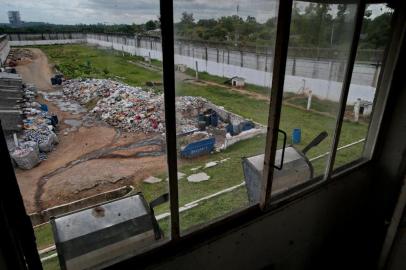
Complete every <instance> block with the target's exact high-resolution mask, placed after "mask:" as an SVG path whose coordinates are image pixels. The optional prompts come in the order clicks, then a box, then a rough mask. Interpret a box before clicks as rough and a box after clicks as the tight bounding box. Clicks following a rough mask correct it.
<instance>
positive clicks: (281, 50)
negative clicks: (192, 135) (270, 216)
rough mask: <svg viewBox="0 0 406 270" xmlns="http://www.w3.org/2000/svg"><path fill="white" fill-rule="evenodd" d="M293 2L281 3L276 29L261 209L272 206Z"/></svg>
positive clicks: (289, 0) (288, 0) (287, 0)
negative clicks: (274, 170)
mask: <svg viewBox="0 0 406 270" xmlns="http://www.w3.org/2000/svg"><path fill="white" fill-rule="evenodd" d="M292 4H293V0H286V1H285V0H283V1H279V8H278V22H277V29H276V42H275V54H274V55H275V60H274V63H273V74H272V87H271V98H270V107H269V114H268V132H267V134H268V135H267V137H266V146H265V159H264V171H263V175H264V176H263V181H262V189H261V201H260V206H261V209H263V210H265V209H266V208H267V207H269V206H270V200H271V192H272V180H273V169H274V163H275V153H276V148H277V144H278V130H279V119H280V115H281V108H282V98H283V86H284V82H285V71H286V61H287V57H288V45H289V33H290V20H291V15H292Z"/></svg>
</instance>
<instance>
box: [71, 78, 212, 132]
mask: <svg viewBox="0 0 406 270" xmlns="http://www.w3.org/2000/svg"><path fill="white" fill-rule="evenodd" d="M63 93H64V94H65V95H66V96H68V97H70V98H73V99H74V100H76V101H78V102H79V103H80V104H82V105H86V104H88V103H89V102H92V101H96V100H97V103H96V105H95V106H94V107H93V109H92V110H91V111H90V112H91V113H93V114H95V115H96V116H97V117H99V118H100V119H103V120H104V121H105V122H107V123H108V124H110V125H111V126H114V127H117V128H120V129H122V130H124V131H129V132H144V133H151V132H159V133H162V132H164V131H165V115H164V99H163V95H157V94H155V93H152V92H148V91H144V90H143V89H142V88H140V87H132V86H129V85H125V84H122V83H119V82H115V81H112V80H105V79H85V80H77V79H76V80H69V81H65V82H64V83H63ZM206 102H207V101H206V100H205V99H203V98H199V97H187V96H186V97H178V98H177V99H176V110H177V130H178V132H186V131H188V130H192V129H196V124H197V122H196V121H197V120H196V117H197V115H198V113H199V110H200V109H201V108H203V106H204V104H205V103H206Z"/></svg>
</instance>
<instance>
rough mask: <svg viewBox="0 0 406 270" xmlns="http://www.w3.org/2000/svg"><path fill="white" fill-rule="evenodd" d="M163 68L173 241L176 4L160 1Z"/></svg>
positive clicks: (173, 234) (176, 224)
mask: <svg viewBox="0 0 406 270" xmlns="http://www.w3.org/2000/svg"><path fill="white" fill-rule="evenodd" d="M160 10H161V18H160V19H161V37H162V65H163V85H164V93H165V94H164V102H165V126H166V155H167V163H168V176H169V204H170V205H169V206H170V212H171V239H178V238H179V236H180V230H179V200H178V179H177V178H178V176H177V171H178V168H177V165H178V164H177V153H176V110H175V69H174V66H175V59H174V37H173V1H172V0H160Z"/></svg>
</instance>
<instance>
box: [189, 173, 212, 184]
mask: <svg viewBox="0 0 406 270" xmlns="http://www.w3.org/2000/svg"><path fill="white" fill-rule="evenodd" d="M209 179H210V176H209V175H207V174H206V173H204V172H200V173H195V174H192V175H189V176H188V177H187V180H188V181H189V182H192V183H198V182H203V181H207V180H209Z"/></svg>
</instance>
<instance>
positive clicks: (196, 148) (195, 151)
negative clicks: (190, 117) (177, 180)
mask: <svg viewBox="0 0 406 270" xmlns="http://www.w3.org/2000/svg"><path fill="white" fill-rule="evenodd" d="M215 142H216V140H215V138H209V139H204V140H201V141H198V142H193V143H189V144H188V145H187V146H186V147H185V148H184V149H183V150H182V151H180V156H181V157H182V158H193V157H198V156H201V155H204V154H208V153H210V152H211V151H213V149H214V144H215Z"/></svg>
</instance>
